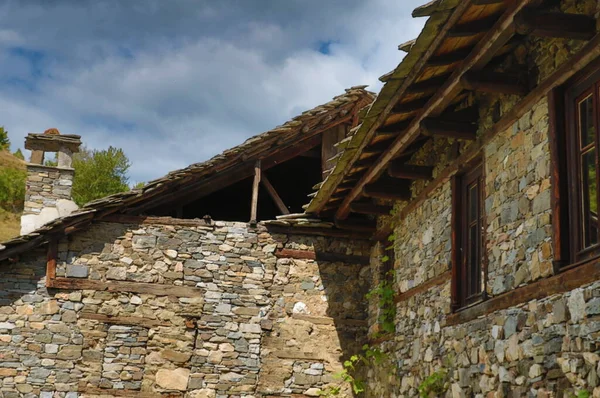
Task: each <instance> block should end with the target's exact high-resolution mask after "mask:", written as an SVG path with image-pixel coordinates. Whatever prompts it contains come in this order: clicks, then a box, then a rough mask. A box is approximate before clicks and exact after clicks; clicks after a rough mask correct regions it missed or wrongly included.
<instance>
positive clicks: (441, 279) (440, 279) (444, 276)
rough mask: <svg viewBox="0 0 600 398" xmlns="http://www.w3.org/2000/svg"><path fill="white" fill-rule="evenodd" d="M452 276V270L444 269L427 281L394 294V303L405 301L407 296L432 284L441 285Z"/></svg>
mask: <svg viewBox="0 0 600 398" xmlns="http://www.w3.org/2000/svg"><path fill="white" fill-rule="evenodd" d="M451 276H452V271H446V272H444V273H443V274H441V275H438V276H436V277H433V278H431V279H428V280H427V281H425V282H423V283H421V284H420V285H419V286H417V287H414V288H412V289H409V290H407V291H405V292H403V293H399V294H396V295H395V297H394V302H395V303H400V302H402V301H406V300H408V299H409V298H411V297H413V296H416V295H417V294H420V293H423V292H426V291H427V290H429V289H431V288H432V287H434V286H438V285H443V284H444V283H446V282H449V281H450V278H451Z"/></svg>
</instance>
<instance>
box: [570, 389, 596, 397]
mask: <svg viewBox="0 0 600 398" xmlns="http://www.w3.org/2000/svg"><path fill="white" fill-rule="evenodd" d="M570 396H571V397H572V398H590V397H591V396H592V394H591V393H590V392H589V391H588V390H578V391H577V395H575V394H570Z"/></svg>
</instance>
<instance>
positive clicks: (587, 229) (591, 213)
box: [581, 148, 598, 248]
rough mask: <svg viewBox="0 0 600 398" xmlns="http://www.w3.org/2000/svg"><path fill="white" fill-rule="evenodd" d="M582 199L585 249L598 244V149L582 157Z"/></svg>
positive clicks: (593, 149)
mask: <svg viewBox="0 0 600 398" xmlns="http://www.w3.org/2000/svg"><path fill="white" fill-rule="evenodd" d="M581 191H582V192H581V197H582V216H583V242H584V248H586V247H589V246H592V245H595V244H596V243H598V202H597V195H598V187H597V184H596V149H595V148H592V149H591V150H589V151H588V152H586V153H584V154H583V155H582V156H581Z"/></svg>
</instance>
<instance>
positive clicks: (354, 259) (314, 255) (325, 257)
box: [275, 249, 370, 265]
mask: <svg viewBox="0 0 600 398" xmlns="http://www.w3.org/2000/svg"><path fill="white" fill-rule="evenodd" d="M275 257H277V258H295V259H299V260H316V261H327V262H342V263H348V264H360V265H369V263H370V258H369V256H354V255H349V254H343V253H333V252H321V251H317V252H315V251H312V250H296V249H277V250H276V251H275Z"/></svg>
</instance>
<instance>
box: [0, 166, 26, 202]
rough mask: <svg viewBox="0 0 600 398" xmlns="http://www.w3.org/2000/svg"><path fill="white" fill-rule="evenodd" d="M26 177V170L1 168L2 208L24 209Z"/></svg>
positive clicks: (0, 191)
mask: <svg viewBox="0 0 600 398" xmlns="http://www.w3.org/2000/svg"><path fill="white" fill-rule="evenodd" d="M26 178H27V172H26V171H25V170H20V169H13V168H10V167H3V168H0V208H3V209H5V210H8V211H11V212H18V211H21V210H22V209H23V201H24V199H25V179H26Z"/></svg>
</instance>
